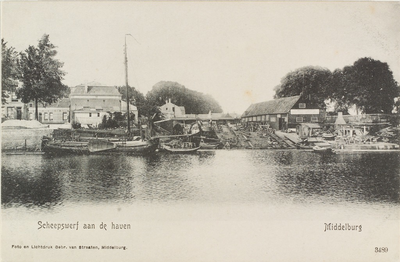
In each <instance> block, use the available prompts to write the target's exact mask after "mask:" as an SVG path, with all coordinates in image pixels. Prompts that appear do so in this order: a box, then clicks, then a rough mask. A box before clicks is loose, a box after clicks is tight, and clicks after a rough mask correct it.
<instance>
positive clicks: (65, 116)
mask: <svg viewBox="0 0 400 262" xmlns="http://www.w3.org/2000/svg"><path fill="white" fill-rule="evenodd" d="M39 115H42V117H43V121H53V120H54V114H53V112H44V113H39ZM29 118H30V119H31V120H33V119H34V114H33V113H29ZM62 120H63V121H66V120H68V113H67V112H63V113H62Z"/></svg>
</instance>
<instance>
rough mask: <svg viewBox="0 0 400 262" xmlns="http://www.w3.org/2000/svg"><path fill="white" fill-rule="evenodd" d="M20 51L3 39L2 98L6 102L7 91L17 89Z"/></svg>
mask: <svg viewBox="0 0 400 262" xmlns="http://www.w3.org/2000/svg"><path fill="white" fill-rule="evenodd" d="M17 58H18V53H17V52H16V51H15V49H14V48H13V47H7V42H5V41H4V39H1V100H2V103H3V104H4V103H5V98H6V97H8V94H7V91H15V90H16V87H17V86H18V81H17V79H18V66H17Z"/></svg>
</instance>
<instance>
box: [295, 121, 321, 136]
mask: <svg viewBox="0 0 400 262" xmlns="http://www.w3.org/2000/svg"><path fill="white" fill-rule="evenodd" d="M320 131H321V126H320V125H319V124H317V123H301V124H299V125H297V127H296V133H297V134H298V135H299V137H300V138H301V139H304V138H308V137H313V136H317V134H318V133H319V132H320Z"/></svg>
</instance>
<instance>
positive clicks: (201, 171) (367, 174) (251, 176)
mask: <svg viewBox="0 0 400 262" xmlns="http://www.w3.org/2000/svg"><path fill="white" fill-rule="evenodd" d="M399 176H400V152H362V153H345V154H338V155H319V154H315V153H312V152H304V151H296V150H286V151H268V150H255V151H251V150H249V151H246V150H243V151H204V152H198V153H197V154H193V155H171V154H157V155H154V156H151V157H134V156H121V155H118V156H65V157H54V158H51V157H47V156H37V155H31V156H29V155H27V156H6V155H3V156H2V172H1V179H2V183H1V187H2V194H1V202H2V208H5V209H7V208H14V207H25V208H28V209H29V208H34V209H46V210H48V209H52V208H62V207H64V206H69V207H74V206H81V205H84V204H98V203H110V204H114V203H115V204H116V203H133V202H161V203H169V202H187V203H274V204H279V203H300V204H307V203H315V202H317V203H322V204H337V203H343V202H344V203H347V202H351V203H362V204H367V205H368V204H376V203H379V204H383V205H397V204H399V203H400V198H399V188H400V182H399V181H400V179H399Z"/></svg>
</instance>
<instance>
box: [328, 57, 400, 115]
mask: <svg viewBox="0 0 400 262" xmlns="http://www.w3.org/2000/svg"><path fill="white" fill-rule="evenodd" d="M336 72H337V73H336V79H334V83H332V85H336V92H334V94H333V97H334V98H335V100H336V101H340V102H341V103H342V104H347V105H348V106H351V105H355V106H356V109H357V112H358V111H360V112H362V113H365V114H372V113H384V114H390V113H391V112H392V110H393V108H394V107H395V98H396V97H398V96H399V95H400V87H399V85H398V83H397V82H396V81H395V80H394V78H393V73H392V71H391V70H390V68H389V66H388V64H387V63H383V62H381V61H379V60H374V59H372V58H369V57H365V58H360V59H358V60H357V61H356V62H354V64H353V65H352V66H346V67H344V68H343V70H341V71H339V70H337V71H336ZM338 79H340V80H338Z"/></svg>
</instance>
